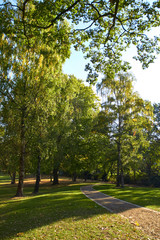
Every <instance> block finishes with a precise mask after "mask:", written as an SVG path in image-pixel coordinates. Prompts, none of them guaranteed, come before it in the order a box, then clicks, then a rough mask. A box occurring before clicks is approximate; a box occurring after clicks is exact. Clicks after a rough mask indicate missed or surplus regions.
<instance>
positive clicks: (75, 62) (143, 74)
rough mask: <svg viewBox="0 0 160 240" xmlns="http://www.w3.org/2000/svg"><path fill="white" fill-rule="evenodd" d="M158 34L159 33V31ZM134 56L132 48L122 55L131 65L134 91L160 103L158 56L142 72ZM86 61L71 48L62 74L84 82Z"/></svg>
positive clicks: (153, 101) (159, 64)
mask: <svg viewBox="0 0 160 240" xmlns="http://www.w3.org/2000/svg"><path fill="white" fill-rule="evenodd" d="M159 33H160V31H159ZM134 54H135V50H134V48H131V49H128V51H127V52H126V53H125V55H124V59H125V60H127V61H129V62H130V63H131V66H132V69H131V72H132V73H133V75H134V76H135V78H136V82H135V84H134V89H135V91H137V92H138V93H139V94H140V96H141V97H142V98H143V99H145V100H149V101H151V102H152V103H160V55H159V56H157V59H156V60H155V62H154V63H152V64H150V66H149V68H147V69H145V70H143V69H142V65H141V63H139V62H138V61H136V60H134V59H133V56H134ZM86 63H87V61H86V60H84V58H83V54H82V53H81V52H77V51H75V50H74V49H73V48H72V54H71V57H70V59H68V60H67V61H66V63H65V64H64V67H63V72H64V73H67V74H74V75H75V76H76V77H77V78H80V79H83V80H84V81H85V79H86V77H87V72H85V71H84V68H85V64H86Z"/></svg>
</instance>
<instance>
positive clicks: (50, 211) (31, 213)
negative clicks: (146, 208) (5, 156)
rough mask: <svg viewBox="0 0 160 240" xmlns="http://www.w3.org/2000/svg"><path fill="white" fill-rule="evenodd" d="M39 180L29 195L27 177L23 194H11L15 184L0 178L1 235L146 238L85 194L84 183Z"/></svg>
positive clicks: (47, 238)
mask: <svg viewBox="0 0 160 240" xmlns="http://www.w3.org/2000/svg"><path fill="white" fill-rule="evenodd" d="M42 183H43V184H42V185H41V187H40V193H39V194H38V195H32V191H33V182H32V181H31V180H30V179H28V180H27V181H26V184H25V191H24V193H25V197H24V198H14V197H13V196H14V194H15V192H16V187H17V186H16V185H11V184H10V182H9V181H8V179H7V178H4V177H1V178H0V239H17V240H19V239H31V240H35V239H37V240H39V239H45V240H50V239H53V240H55V239H58V240H59V239H63V240H64V239H65V240H72V239H81V240H89V239H95V240H100V239H124V240H126V239H148V236H146V235H145V233H143V232H142V231H141V230H140V229H139V228H138V227H137V226H135V225H133V224H130V223H129V222H128V220H127V219H125V218H122V217H120V216H119V215H116V214H111V213H108V212H107V210H106V209H104V208H102V207H100V206H98V205H97V204H95V203H94V202H93V201H91V200H89V199H88V198H86V197H85V196H84V195H83V194H82V192H81V191H80V187H81V186H82V185H84V183H77V184H72V183H71V182H66V183H65V184H64V182H62V183H61V184H59V185H58V186H57V187H56V186H53V185H51V184H50V183H49V180H46V181H44V180H43V181H42ZM150 239H151V238H150Z"/></svg>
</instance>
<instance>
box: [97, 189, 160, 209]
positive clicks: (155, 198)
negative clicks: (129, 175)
mask: <svg viewBox="0 0 160 240" xmlns="http://www.w3.org/2000/svg"><path fill="white" fill-rule="evenodd" d="M94 188H95V189H96V190H98V191H100V192H103V193H104V194H107V195H110V196H113V197H115V198H119V199H121V200H124V201H127V202H131V203H134V204H137V205H139V206H142V207H147V208H150V209H153V210H155V211H160V188H152V187H139V186H137V187H132V186H125V187H124V188H117V187H116V186H115V185H114V184H104V185H99V186H95V187H94Z"/></svg>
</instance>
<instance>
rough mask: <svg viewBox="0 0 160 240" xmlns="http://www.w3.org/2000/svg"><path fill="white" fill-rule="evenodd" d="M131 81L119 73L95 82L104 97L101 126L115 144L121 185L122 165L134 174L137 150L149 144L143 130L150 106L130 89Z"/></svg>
mask: <svg viewBox="0 0 160 240" xmlns="http://www.w3.org/2000/svg"><path fill="white" fill-rule="evenodd" d="M132 82H133V79H132V76H131V75H128V74H119V75H117V77H116V78H114V79H110V78H108V77H107V76H106V77H105V78H104V79H103V80H102V83H101V84H99V85H98V87H99V88H100V89H101V91H102V98H103V97H104V100H102V101H103V103H102V107H103V108H102V110H103V111H104V113H103V115H104V116H105V117H106V122H105V121H104V129H107V132H106V134H107V135H108V137H109V138H110V139H111V141H112V142H115V144H116V145H117V185H119V182H120V181H121V184H122V185H123V171H124V170H125V168H126V170H127V168H130V167H131V169H132V170H133V171H134V174H135V171H136V169H135V168H137V167H138V166H137V163H138V162H139V160H141V159H142V151H140V150H141V148H142V147H143V148H145V147H147V146H148V145H149V142H148V141H147V135H146V130H147V129H149V128H150V126H151V123H152V122H151V120H152V107H151V104H150V103H149V102H145V101H143V100H142V99H141V98H140V97H139V96H138V94H136V93H134V92H133V85H132ZM126 170H125V171H126ZM120 175H121V180H120Z"/></svg>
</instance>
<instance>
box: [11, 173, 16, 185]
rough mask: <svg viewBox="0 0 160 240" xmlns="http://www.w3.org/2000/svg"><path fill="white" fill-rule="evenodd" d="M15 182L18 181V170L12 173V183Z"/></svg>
mask: <svg viewBox="0 0 160 240" xmlns="http://www.w3.org/2000/svg"><path fill="white" fill-rule="evenodd" d="M15 182H16V172H13V173H12V174H11V184H15Z"/></svg>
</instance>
